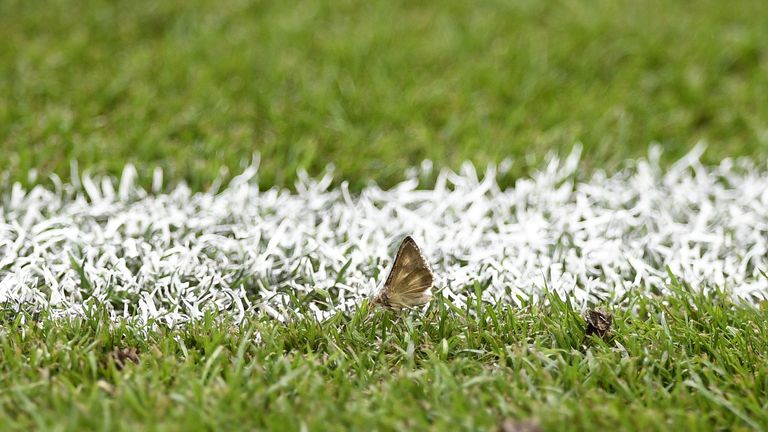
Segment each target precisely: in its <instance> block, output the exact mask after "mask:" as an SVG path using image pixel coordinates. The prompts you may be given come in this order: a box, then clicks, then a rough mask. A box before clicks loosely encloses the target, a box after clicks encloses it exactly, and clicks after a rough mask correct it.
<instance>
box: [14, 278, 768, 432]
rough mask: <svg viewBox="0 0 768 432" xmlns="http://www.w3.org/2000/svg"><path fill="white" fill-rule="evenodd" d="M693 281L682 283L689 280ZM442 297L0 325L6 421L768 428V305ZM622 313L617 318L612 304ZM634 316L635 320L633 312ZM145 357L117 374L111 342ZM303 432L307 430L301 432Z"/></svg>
mask: <svg viewBox="0 0 768 432" xmlns="http://www.w3.org/2000/svg"><path fill="white" fill-rule="evenodd" d="M683 286H684V285H683ZM549 300H550V303H549V304H548V305H546V306H545V305H542V304H531V303H528V304H527V305H526V306H524V307H522V308H512V307H507V306H503V305H487V304H477V303H474V304H471V305H470V306H469V307H468V308H467V309H466V310H457V309H455V308H454V307H452V306H450V305H449V304H448V303H446V302H443V301H442V300H438V301H435V302H433V304H432V305H431V307H430V309H429V310H428V311H427V312H426V313H424V314H410V315H409V314H405V315H398V314H393V313H391V312H383V311H380V310H379V311H377V312H375V313H373V314H369V313H368V309H367V308H366V307H365V306H363V308H362V309H360V310H358V311H357V312H355V313H353V314H349V315H343V314H339V315H336V316H334V317H333V318H331V319H330V320H328V321H325V322H317V321H314V320H311V319H306V318H296V319H295V320H291V321H289V322H287V323H286V324H279V323H277V322H276V321H274V320H269V319H257V318H253V319H248V320H246V321H245V322H243V323H242V324H240V325H239V326H237V325H232V324H231V323H227V322H226V321H223V322H221V320H216V319H213V318H212V317H211V316H210V315H209V316H208V317H207V318H206V319H204V320H201V321H199V322H197V323H195V324H192V325H188V326H182V327H181V328H180V329H177V330H176V331H168V330H163V329H160V330H156V331H148V332H146V334H145V333H144V332H141V331H138V330H135V329H131V328H129V327H126V326H118V327H114V328H110V326H109V325H108V323H107V322H105V320H104V318H103V317H100V315H99V314H98V313H94V315H93V316H92V317H90V318H87V319H76V320H73V321H71V322H67V321H62V320H49V319H46V318H42V317H37V319H36V320H33V321H27V323H26V324H22V323H21V318H20V317H21V315H16V314H12V313H11V314H9V313H6V314H4V320H3V325H2V331H1V332H0V350H2V356H3V358H2V360H1V361H0V416H2V417H0V418H2V420H0V422H2V426H3V428H4V429H17V430H29V429H30V428H32V429H38V430H82V429H83V428H86V429H90V430H137V429H158V430H247V429H269V430H300V429H302V430H344V429H355V430H374V429H375V430H393V431H394V430H411V429H417V430H424V429H443V430H493V429H494V428H495V427H497V426H498V425H499V424H501V422H503V421H504V420H505V419H513V420H515V421H522V420H532V421H535V422H537V423H538V424H539V425H540V426H541V427H542V428H543V429H544V430H595V429H596V428H597V429H603V428H605V429H609V430H615V429H617V428H619V429H622V430H642V431H648V430H714V429H718V430H747V429H764V428H766V427H768V402H766V401H767V400H768V399H767V398H766V395H768V339H766V337H765V334H766V332H768V310H767V309H766V308H763V309H760V308H755V307H749V306H744V305H734V304H732V303H730V302H729V301H728V300H726V297H724V296H723V295H722V293H720V294H716V295H714V296H710V295H706V296H705V295H698V294H695V293H693V291H691V289H690V288H678V289H676V294H675V295H674V296H672V297H668V298H666V299H665V301H664V302H662V301H661V300H660V299H658V298H655V299H653V298H652V299H648V298H646V297H642V296H639V295H632V296H630V297H628V298H627V299H625V300H626V303H625V306H627V307H624V308H615V309H614V310H613V312H614V314H615V317H614V327H613V331H612V334H611V335H610V336H608V337H607V339H606V340H603V339H600V338H598V337H597V336H590V337H587V338H585V321H584V319H583V318H582V315H581V314H580V313H579V312H577V311H574V310H573V308H572V307H571V305H570V303H569V302H567V301H561V300H559V299H558V298H557V297H555V296H553V297H550V299H549ZM611 309H613V308H611ZM630 310H631V311H630ZM130 347H132V348H136V349H137V350H138V352H139V356H138V362H137V363H136V364H134V363H132V362H130V360H124V362H125V363H126V365H125V367H124V368H123V369H119V368H118V367H117V366H116V361H115V360H114V356H113V355H112V354H111V353H113V351H114V349H115V348H130ZM304 428H306V429H304Z"/></svg>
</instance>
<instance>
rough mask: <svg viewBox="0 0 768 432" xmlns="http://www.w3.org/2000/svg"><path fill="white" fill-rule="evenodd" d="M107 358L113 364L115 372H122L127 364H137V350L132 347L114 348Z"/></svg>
mask: <svg viewBox="0 0 768 432" xmlns="http://www.w3.org/2000/svg"><path fill="white" fill-rule="evenodd" d="M109 358H110V359H112V361H113V362H114V363H115V367H116V368H117V370H123V368H125V367H126V366H127V365H128V362H131V363H139V350H137V349H136V348H133V347H128V348H118V347H115V349H113V350H112V351H111V352H110V353H109Z"/></svg>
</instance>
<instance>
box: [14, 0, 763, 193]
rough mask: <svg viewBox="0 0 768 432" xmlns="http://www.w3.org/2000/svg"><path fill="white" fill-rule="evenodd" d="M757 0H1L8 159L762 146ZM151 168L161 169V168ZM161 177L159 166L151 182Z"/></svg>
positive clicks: (19, 175) (193, 172) (230, 162)
mask: <svg viewBox="0 0 768 432" xmlns="http://www.w3.org/2000/svg"><path fill="white" fill-rule="evenodd" d="M762 6H763V2H762V1H760V0H747V1H740V2H731V3H724V2H718V1H701V2H695V3H693V4H692V3H691V2H688V1H666V0H645V1H641V2H631V1H619V2H616V1H608V0H599V1H596V2H595V1H582V0H563V1H556V2H536V1H527V0H525V1H516V2H504V1H497V0H482V1H479V2H460V1H453V0H441V1H437V2H421V1H420V2H412V1H386V0H382V1H373V2H355V1H333V2H330V1H318V2H296V1H280V2H274V1H273V2H269V1H255V2H247V1H238V0H225V1H212V0H192V1H181V0H171V1H168V2H162V4H159V3H157V2H150V1H146V0H139V1H118V2H112V1H104V0H86V1H73V0H54V1H48V0H46V1H43V0H31V1H21V0H7V1H4V2H2V4H0V148H1V149H2V150H3V153H4V155H3V157H2V158H0V171H3V170H9V171H10V173H11V176H12V177H13V178H14V179H21V180H26V179H27V172H28V171H29V170H30V169H35V170H37V171H38V172H39V173H40V174H41V175H44V174H46V173H48V172H55V173H58V174H59V175H62V176H65V177H68V175H69V163H70V160H71V159H77V160H78V161H79V162H80V166H81V168H82V167H87V168H91V169H94V170H96V171H100V172H109V173H113V174H115V173H117V174H119V172H120V171H121V170H122V167H123V166H124V164H125V163H126V162H128V161H131V162H134V163H136V164H137V165H138V166H139V167H140V169H141V170H143V171H144V172H145V173H148V172H150V171H151V169H152V168H153V167H154V166H155V165H158V166H161V167H163V168H165V169H167V170H168V171H167V172H168V173H169V175H168V176H167V178H170V179H172V180H174V181H178V180H181V179H184V180H186V181H187V182H188V183H190V184H191V185H192V186H193V187H194V188H202V187H205V186H206V185H208V184H210V182H211V181H213V179H214V178H215V177H216V176H217V175H219V170H220V168H222V167H225V168H227V169H228V173H229V175H232V174H236V173H237V172H238V171H239V170H240V166H241V165H240V164H241V162H242V161H243V160H249V159H250V157H251V154H252V152H254V151H259V152H261V154H262V156H263V163H262V172H261V177H260V179H261V181H262V183H263V184H264V186H270V185H273V184H289V185H290V184H291V181H292V179H293V178H294V173H295V172H296V169H297V168H305V169H308V170H309V171H310V173H318V172H319V171H321V170H322V169H323V168H324V167H325V166H326V164H328V163H333V164H335V166H336V168H337V171H338V173H339V175H340V177H343V178H344V179H346V180H349V181H350V182H351V184H352V187H353V188H356V187H360V186H361V185H363V184H365V183H366V182H367V181H368V180H370V179H374V180H376V181H378V182H380V183H382V184H385V185H391V184H392V183H394V182H396V181H399V180H400V179H401V178H402V172H403V170H404V169H405V168H407V167H410V166H413V165H417V164H418V163H420V162H421V160H422V159H424V158H430V159H433V160H434V161H435V162H436V163H437V164H438V165H439V166H446V165H447V166H452V167H457V166H458V164H459V163H460V162H462V161H464V160H466V159H469V160H473V161H475V162H477V163H479V164H481V165H482V164H484V163H486V162H497V161H499V160H501V159H502V158H505V157H512V158H514V159H515V165H514V166H513V169H512V171H511V172H510V180H511V179H513V178H515V177H517V176H519V175H524V174H525V173H527V172H528V171H530V169H531V167H538V164H539V163H540V162H541V160H542V158H543V155H544V154H545V153H546V151H547V150H555V151H562V150H564V149H568V148H570V146H571V145H572V144H573V143H574V142H576V141H582V142H583V143H584V145H585V159H586V161H587V163H589V164H590V166H593V167H596V166H599V167H615V166H617V165H618V164H619V163H620V162H621V161H623V160H624V159H626V158H629V157H636V156H638V155H642V154H645V152H646V149H647V146H648V145H649V144H650V143H651V142H653V141H658V142H660V143H662V144H663V145H664V146H665V147H666V149H667V152H666V155H665V157H666V160H667V161H671V160H676V159H677V158H678V157H679V156H680V155H681V154H683V153H685V152H686V151H687V150H688V149H689V148H690V147H691V146H692V145H693V144H695V143H696V142H697V141H698V140H700V139H705V140H708V142H710V144H711V147H710V149H709V152H708V153H707V155H706V158H707V160H708V161H710V162H717V161H719V160H720V159H721V158H723V157H724V156H733V155H743V154H745V155H753V156H757V157H761V156H764V155H765V154H766V151H768V121H767V120H766V119H768V105H766V104H765V103H764V101H765V100H768V73H766V72H768V55H767V54H766V46H765V44H764V43H763V42H764V41H765V40H768V26H765V25H764V23H765V22H766V19H767V18H768V9H766V8H764V7H762ZM143 178H145V179H149V178H151V176H150V175H148V174H147V175H144V176H143ZM148 181H149V180H147V182H148Z"/></svg>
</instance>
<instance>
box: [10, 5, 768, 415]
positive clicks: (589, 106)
mask: <svg viewBox="0 0 768 432" xmlns="http://www.w3.org/2000/svg"><path fill="white" fill-rule="evenodd" d="M767 18H768V9H767V8H765V7H763V2H761V1H759V0H747V1H741V2H731V3H724V2H716V1H701V2H695V3H692V2H687V1H662V0H656V1H641V2H629V1H620V2H613V1H607V0H599V1H596V2H587V1H577V0H572V1H557V2H535V1H518V2H501V1H479V2H459V1H447V0H446V1H439V2H405V1H374V2H349V1H339V2H304V3H299V2H294V1H285V2H267V1H256V2H245V1H234V0H225V1H216V2H214V1H212V0H192V1H180V0H172V1H168V2H162V3H157V2H148V1H135V2H128V1H119V2H108V1H100V0H86V1H78V2H75V1H70V0H53V1H41V0H31V1H21V0H6V1H3V2H0V171H5V172H7V173H8V174H9V176H10V179H12V180H24V181H30V180H29V179H28V172H29V171H30V170H35V171H37V172H38V173H39V176H38V180H37V181H44V176H45V175H46V174H47V173H49V172H54V173H57V174H59V175H61V176H64V177H68V175H69V166H70V160H72V159H77V160H78V161H79V164H80V167H81V168H89V169H93V170H95V171H99V172H107V173H112V174H118V173H119V172H120V171H121V170H122V168H123V166H124V164H125V163H126V162H133V163H136V164H137V165H138V168H139V171H140V172H142V173H143V174H148V173H149V172H150V171H151V169H152V168H153V167H154V166H161V167H163V168H164V169H166V173H167V174H166V178H167V179H170V181H172V182H175V181H179V180H185V181H187V182H188V183H190V184H191V185H192V187H193V188H195V189H200V188H204V187H206V186H207V185H208V184H210V183H211V182H212V181H213V179H214V178H215V177H216V176H218V175H219V174H220V169H221V168H222V167H225V168H226V169H227V170H228V173H229V174H228V175H232V174H236V173H237V172H238V171H239V170H240V168H241V167H242V165H241V163H242V161H244V160H250V156H251V153H252V152H254V151H259V152H260V153H261V155H262V165H261V176H260V181H261V182H262V183H263V185H264V186H272V185H275V184H278V185H283V184H288V185H290V182H291V181H292V179H293V178H294V176H295V172H296V170H297V169H298V168H305V169H308V170H309V171H310V172H311V173H318V172H320V171H321V170H322V169H323V168H324V167H325V165H326V164H328V163H333V164H334V165H335V166H336V168H337V171H338V173H339V178H341V179H345V180H348V181H350V182H351V184H352V187H353V189H354V188H359V187H360V186H362V185H363V184H365V183H366V182H368V181H369V180H371V179H373V180H375V181H378V182H380V183H382V184H384V185H391V184H393V183H394V182H396V181H399V180H401V179H402V173H403V170H404V169H405V168H407V167H409V166H413V165H415V164H418V163H419V162H420V161H421V160H422V159H423V158H430V159H433V160H434V161H435V162H436V164H437V165H438V166H452V167H456V166H457V165H458V164H459V163H460V162H461V161H463V160H466V159H469V160H473V161H475V162H478V163H480V164H482V163H486V162H498V161H500V160H501V159H503V158H505V157H513V158H514V160H515V164H514V165H513V167H512V170H511V171H510V178H509V179H510V180H512V179H514V178H515V177H517V176H520V175H524V174H526V173H527V172H529V171H530V169H531V168H535V167H538V164H539V163H540V162H541V161H542V160H543V158H544V155H545V153H546V152H547V151H548V150H556V151H562V150H564V149H568V148H570V146H571V145H572V144H573V143H574V142H575V141H582V142H583V143H584V146H585V163H586V164H587V166H592V167H605V168H609V169H610V168H612V167H617V166H618V165H619V163H620V162H621V161H622V160H624V159H626V158H630V157H636V156H638V155H642V154H644V153H645V152H646V149H647V145H648V144H649V143H651V142H652V141H659V142H660V143H662V144H663V145H664V148H665V150H666V153H665V158H666V159H665V160H667V161H671V160H675V159H676V158H677V157H679V156H680V155H681V154H683V153H685V152H686V151H687V150H688V149H689V148H690V146H692V145H693V144H694V143H695V142H697V141H698V140H700V139H706V140H708V142H710V144H711V145H710V148H709V150H708V152H707V153H706V155H705V159H706V160H707V161H709V162H717V161H719V160H720V159H721V158H723V157H725V156H736V155H748V156H754V157H756V158H764V157H765V155H766V153H768V120H767V119H768V104H765V103H764V101H766V100H768V73H766V72H767V71H768V55H767V54H766V45H765V44H764V41H765V40H768V26H765V25H764V23H765V22H766V19H767ZM143 178H144V179H145V181H147V182H148V181H149V178H150V176H149V175H144V176H143ZM34 181H35V180H34V179H32V180H31V181H30V182H34ZM552 300H555V299H554V298H553V299H552ZM627 302H628V304H629V305H630V306H631V308H629V309H627V308H614V313H615V319H614V322H615V330H614V336H613V338H612V339H609V340H608V341H601V340H598V339H595V338H592V339H588V340H586V341H585V340H584V321H583V319H582V318H581V317H580V314H578V313H576V312H574V311H573V310H571V309H570V307H569V306H568V303H563V302H558V301H554V302H553V303H552V304H550V305H549V306H542V305H529V306H528V307H524V308H520V309H516V308H508V307H505V306H502V305H496V306H492V305H483V306H481V307H477V305H474V306H473V307H472V309H471V310H468V311H457V310H453V309H451V308H450V307H448V305H447V304H446V303H444V302H442V301H438V302H436V303H435V304H433V306H432V308H431V309H430V311H429V312H427V313H426V314H424V315H418V314H417V315H413V316H407V317H398V316H395V315H392V314H390V313H377V314H375V315H373V316H367V315H365V311H362V312H359V313H357V314H355V315H353V316H344V315H339V316H337V317H335V318H333V319H331V320H329V321H327V322H324V323H317V322H314V321H311V320H308V319H297V320H295V321H293V322H290V323H288V324H286V325H282V324H278V323H276V322H274V321H270V320H267V319H263V318H258V317H252V318H249V319H247V320H246V321H245V322H244V323H242V324H240V325H239V326H234V325H229V324H226V323H216V322H215V321H216V320H214V319H213V318H211V317H209V318H208V319H206V320H204V321H201V322H198V323H196V324H193V325H190V326H188V327H184V328H181V329H177V330H176V331H170V330H167V329H158V330H152V331H148V332H146V333H145V332H142V331H139V330H136V329H128V328H124V327H117V328H110V326H109V325H108V323H107V322H106V321H105V320H104V318H103V316H101V315H99V314H98V313H95V314H94V316H93V317H91V318H88V319H78V320H74V321H72V322H67V321H61V320H50V319H48V318H45V317H44V316H34V317H26V318H27V321H26V323H21V320H22V318H23V317H25V316H24V315H20V314H18V313H15V312H12V311H8V312H4V313H3V319H2V325H0V349H1V350H2V357H1V358H0V427H2V428H4V429H9V430H11V429H17V430H22V429H23V430H29V429H30V428H34V429H60V430H76V429H80V428H91V429H111V428H116V429H117V428H122V429H125V430H136V429H163V430H165V429H168V430H182V429H185V430H187V429H191V430H195V429H209V430H210V429H223V428H227V429H247V428H259V429H275V430H279V429H299V428H301V427H303V426H306V427H307V428H308V429H310V430H333V429H337V430H338V429H349V428H355V429H363V428H367V427H369V426H377V427H378V428H379V429H382V430H403V429H406V428H414V429H429V428H435V429H437V428H442V429H454V428H460V429H467V430H477V429H488V428H494V427H496V426H497V425H499V424H500V423H501V422H502V421H503V420H504V419H529V418H535V419H538V420H537V421H538V422H539V423H540V424H541V425H542V427H544V428H545V429H553V430H560V429H576V430H594V429H596V428H615V427H620V428H623V429H628V430H653V429H656V430H670V429H675V428H678V429H685V430H688V429H696V428H698V429H721V430H722V429H749V428H754V429H765V428H768V415H767V414H766V412H768V406H766V400H768V366H766V365H767V364H768V362H767V361H766V360H767V359H766V352H768V340H767V338H766V337H765V334H766V330H767V329H766V322H767V321H766V318H768V316H767V315H766V310H765V309H759V308H758V309H755V308H752V307H748V306H736V305H733V304H730V303H729V302H727V301H725V300H723V299H722V298H712V297H703V296H696V295H692V294H691V293H690V292H688V291H686V290H682V289H681V291H680V294H679V295H678V296H676V297H672V298H667V299H660V298H652V299H645V298H643V297H640V296H639V295H638V296H636V297H632V298H630V299H628V300H627ZM43 315H44V314H43ZM256 334H258V335H259V337H258V338H257V337H256ZM257 340H260V342H256V341H257ZM114 347H135V348H137V349H138V351H139V353H140V354H139V362H138V364H135V365H133V364H128V365H127V366H126V367H125V368H124V369H122V370H118V369H117V368H116V367H115V365H114V362H110V360H109V358H110V355H109V353H110V352H112V350H113V348H114Z"/></svg>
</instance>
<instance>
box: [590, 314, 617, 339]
mask: <svg viewBox="0 0 768 432" xmlns="http://www.w3.org/2000/svg"><path fill="white" fill-rule="evenodd" d="M584 318H585V319H586V320H587V329H586V332H585V336H586V337H589V336H591V335H597V336H599V337H601V338H605V337H607V336H610V334H611V325H612V324H613V316H612V315H611V314H610V313H608V312H606V311H604V310H601V309H589V310H588V311H587V313H586V314H585V316H584Z"/></svg>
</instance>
